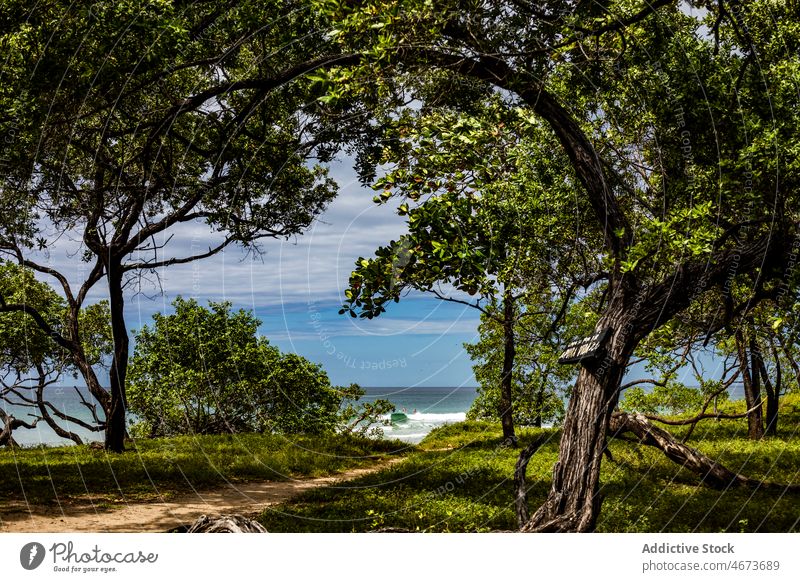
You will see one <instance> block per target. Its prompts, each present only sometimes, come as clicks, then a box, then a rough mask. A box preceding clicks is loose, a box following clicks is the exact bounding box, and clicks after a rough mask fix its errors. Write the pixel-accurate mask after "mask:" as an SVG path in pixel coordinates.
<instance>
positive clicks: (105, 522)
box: [0, 459, 402, 532]
mask: <svg viewBox="0 0 800 582" xmlns="http://www.w3.org/2000/svg"><path fill="white" fill-rule="evenodd" d="M401 460H402V459H391V460H390V461H388V462H386V463H380V464H378V465H373V466H371V467H366V468H361V469H351V470H349V471H345V472H343V473H337V474H336V475H331V476H329V477H319V478H316V479H297V480H294V481H254V482H250V483H236V484H229V485H226V486H224V487H218V488H216V489H210V490H206V491H197V492H195V493H192V494H190V495H182V496H180V497H175V498H172V499H170V500H168V501H159V502H151V503H129V504H127V505H122V506H118V507H112V508H106V507H102V508H101V507H98V506H97V505H95V504H94V503H92V501H91V500H88V501H86V502H83V503H82V502H70V503H69V504H62V505H61V506H58V505H55V506H49V505H31V506H27V507H26V506H25V505H24V504H20V506H18V507H12V506H8V505H5V506H3V507H0V532H164V531H167V530H170V529H172V528H174V527H177V526H179V525H182V524H190V523H192V522H193V521H194V520H195V519H197V518H198V517H200V516H201V515H203V514H209V515H211V514H220V513H241V514H245V515H248V514H254V513H257V512H259V510H261V509H263V508H264V507H267V506H269V505H274V504H276V503H281V502H283V501H286V500H287V499H289V498H291V497H293V496H295V495H297V494H298V493H300V492H301V491H306V490H308V489H314V488H317V487H325V486H327V485H331V484H334V483H336V482H341V483H342V486H343V487H346V485H345V484H344V482H345V481H348V480H350V479H355V478H356V477H360V476H362V475H366V474H368V473H373V472H375V471H379V470H380V469H383V468H385V467H387V466H389V465H391V464H394V463H396V462H399V461H401Z"/></svg>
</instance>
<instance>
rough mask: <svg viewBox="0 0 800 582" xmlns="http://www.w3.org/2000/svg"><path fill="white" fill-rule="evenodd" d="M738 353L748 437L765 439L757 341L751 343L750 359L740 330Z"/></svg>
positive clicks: (737, 345) (736, 337)
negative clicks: (745, 405) (745, 406)
mask: <svg viewBox="0 0 800 582" xmlns="http://www.w3.org/2000/svg"><path fill="white" fill-rule="evenodd" d="M734 338H735V341H736V351H737V355H738V356H739V369H740V370H741V372H742V383H743V385H744V400H745V402H746V404H747V411H748V412H747V436H748V437H749V438H750V439H752V440H758V439H761V438H763V437H764V418H763V413H762V411H761V383H760V382H759V380H760V378H761V374H760V372H759V367H758V357H757V349H756V347H755V341H754V340H752V339H751V341H750V357H749V358H748V355H747V343H746V341H745V337H744V334H743V333H742V331H741V330H740V329H737V330H736V334H735V336H734Z"/></svg>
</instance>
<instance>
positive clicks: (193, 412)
mask: <svg viewBox="0 0 800 582" xmlns="http://www.w3.org/2000/svg"><path fill="white" fill-rule="evenodd" d="M172 305H173V307H174V309H175V312H174V313H173V314H170V315H162V314H160V313H157V314H155V315H154V316H153V320H154V322H153V326H152V327H149V326H144V327H143V328H142V329H140V330H139V331H138V332H137V333H136V348H135V351H134V355H133V358H132V360H131V368H130V376H129V381H130V385H129V409H130V411H131V412H132V413H134V414H135V415H136V416H137V417H138V418H139V422H140V425H139V426H138V427H137V428H136V431H137V433H138V434H142V435H148V436H164V435H176V434H206V433H223V432H230V433H238V432H279V433H322V432H330V431H333V430H334V429H336V428H338V427H339V426H340V425H341V424H342V423H343V422H345V421H346V420H348V419H349V416H348V418H343V417H342V414H343V412H342V406H343V404H344V403H345V401H348V400H349V401H352V400H357V399H358V398H359V396H361V393H362V392H361V390H360V389H359V388H358V386H350V387H347V388H338V387H334V386H331V384H330V381H329V380H328V376H327V374H326V373H325V372H324V371H323V370H322V368H321V367H320V366H319V365H318V364H313V363H311V362H309V361H308V360H306V359H305V358H303V357H302V356H299V355H297V354H283V353H281V352H280V350H278V348H276V347H275V346H272V345H270V343H269V341H268V340H267V339H266V338H264V337H263V336H259V335H258V326H259V325H260V324H261V322H260V321H259V320H258V319H256V318H255V317H254V316H253V314H252V312H248V311H245V310H238V311H235V312H234V311H232V310H231V304H230V303H214V302H210V303H209V308H205V307H202V306H201V305H199V304H198V303H197V302H196V301H195V300H193V299H190V300H184V299H182V298H180V297H179V298H177V299H176V300H175V301H174V302H173V304H172ZM381 412H382V411H379V412H378V414H380V413H381ZM346 414H348V415H350V414H354V410H353V409H352V407H351V408H349V409H346Z"/></svg>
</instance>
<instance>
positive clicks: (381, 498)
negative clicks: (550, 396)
mask: <svg viewBox="0 0 800 582" xmlns="http://www.w3.org/2000/svg"><path fill="white" fill-rule="evenodd" d="M741 406H742V405H741V404H739V403H731V404H729V405H728V410H737V409H738V408H741ZM781 423H782V424H781V431H780V434H779V436H778V437H777V438H768V439H765V440H764V441H761V442H753V441H749V440H747V438H746V437H747V434H746V421H744V420H736V421H730V420H729V421H722V422H716V421H713V420H712V421H704V422H703V423H701V424H700V425H699V426H698V428H697V429H696V430H695V432H694V434H693V435H692V436H691V438H690V439H689V441H688V444H690V445H691V446H693V447H695V448H698V449H700V450H701V451H702V452H704V453H705V454H707V455H708V456H710V457H712V458H713V459H716V460H718V461H719V462H722V463H723V464H725V465H727V466H728V467H729V468H730V469H733V470H736V471H738V472H740V473H743V474H745V475H748V476H750V477H756V478H760V479H763V480H769V481H773V482H780V483H800V431H799V429H800V399H798V398H796V397H787V399H786V401H785V403H784V406H783V409H782V417H781ZM685 430H686V429H685V428H680V429H677V430H673V434H675V435H676V436H678V437H680V436H682V435H683V434H684V432H685ZM544 432H546V434H547V435H548V436H549V437H550V438H549V442H548V444H547V445H546V446H545V447H543V448H542V449H541V450H540V452H539V453H537V455H536V456H535V457H534V458H533V459H532V461H531V463H530V465H529V468H528V484H529V486H530V487H531V489H530V492H529V501H530V505H531V507H536V506H537V504H539V503H540V502H541V501H543V500H544V498H545V496H546V494H547V492H548V489H549V486H550V477H551V473H552V466H553V463H554V462H555V461H556V458H557V452H558V439H559V437H560V434H559V431H558V430H549V431H544ZM537 433H538V431H536V430H523V431H520V436H521V442H522V445H523V446H524V445H525V444H526V443H527V442H528V441H530V439H531V438H532V437H533V436H534V435H535V434H537ZM500 435H501V432H500V427H499V425H494V424H490V423H480V422H466V423H460V424H456V425H451V426H447V427H444V428H441V429H438V430H436V431H434V432H433V433H431V434H430V435H429V436H428V438H426V439H425V440H424V441H423V442H422V443H421V445H420V446H419V448H418V450H417V451H415V452H413V453H412V454H411V455H409V457H408V458H407V459H406V460H404V461H403V462H402V463H399V464H396V465H394V466H392V467H389V468H387V469H385V470H383V471H380V472H377V473H373V474H371V475H368V476H365V477H363V478H361V479H358V480H356V481H352V482H350V483H348V484H347V487H346V488H341V487H340V488H325V489H317V490H313V491H309V492H307V493H305V494H303V495H301V496H299V497H298V498H296V499H295V500H294V501H293V502H291V503H286V504H283V505H281V506H277V507H273V508H270V509H269V510H267V511H266V512H264V513H263V514H262V516H261V518H260V520H261V522H262V523H263V524H264V525H265V526H266V527H267V529H268V530H269V531H273V532H280V531H287V532H296V531H322V532H350V531H371V530H375V529H381V528H393V527H396V528H403V529H409V530H412V531H431V532H448V531H450V532H464V531H495V530H513V529H515V528H516V524H515V517H514V510H513V505H512V487H513V484H512V480H511V477H512V474H513V469H514V463H515V462H516V458H517V454H518V450H513V449H506V448H503V447H502V446H501V436H500ZM610 450H611V453H612V456H613V459H614V460H613V461H609V460H608V459H604V461H603V469H602V474H601V480H602V495H603V499H604V501H603V508H602V513H601V515H600V519H599V523H598V530H599V531H605V532H634V531H635V532H650V531H655V532H659V531H670V532H694V531H697V532H720V531H726V532H740V531H744V532H750V531H770V532H788V531H798V530H800V524H799V523H798V519H799V518H800V494H797V493H792V494H789V493H782V492H775V491H763V490H755V491H754V490H750V489H739V488H732V489H728V490H726V491H719V490H714V489H711V488H709V487H707V486H705V485H702V484H701V483H700V480H699V477H698V476H697V475H695V474H694V473H691V472H689V471H686V470H684V469H682V468H681V467H679V466H678V465H676V464H675V463H673V462H672V461H669V460H668V459H666V458H665V457H664V456H663V454H662V453H661V452H660V451H658V450H656V449H653V448H649V447H644V446H641V445H638V444H636V443H632V442H626V441H613V442H612V443H611V445H610Z"/></svg>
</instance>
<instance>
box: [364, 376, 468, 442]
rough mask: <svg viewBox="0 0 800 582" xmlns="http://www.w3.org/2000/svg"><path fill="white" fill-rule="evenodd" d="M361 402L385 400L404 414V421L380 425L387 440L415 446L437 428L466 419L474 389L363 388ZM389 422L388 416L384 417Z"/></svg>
mask: <svg viewBox="0 0 800 582" xmlns="http://www.w3.org/2000/svg"><path fill="white" fill-rule="evenodd" d="M365 391H366V396H365V397H364V400H366V401H372V400H375V399H377V398H384V399H386V400H389V401H390V402H392V403H393V404H394V405H395V410H396V411H397V412H404V413H405V414H406V415H407V417H408V418H407V419H406V420H402V421H399V422H394V423H392V424H390V425H389V426H381V427H380V428H381V429H382V430H383V432H384V435H385V436H386V438H396V439H400V440H403V441H405V442H409V443H418V442H419V441H421V440H422V439H423V438H424V437H425V435H427V434H428V433H429V432H430V431H432V430H433V429H434V428H436V427H438V426H443V425H445V424H448V423H452V422H460V421H462V420H464V419H465V418H466V414H467V411H468V410H469V408H470V406H471V405H472V402H473V401H474V400H475V396H476V388H473V387H460V388H365ZM386 420H388V417H387V418H386Z"/></svg>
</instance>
